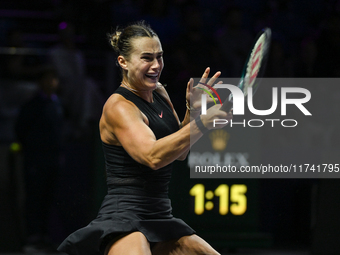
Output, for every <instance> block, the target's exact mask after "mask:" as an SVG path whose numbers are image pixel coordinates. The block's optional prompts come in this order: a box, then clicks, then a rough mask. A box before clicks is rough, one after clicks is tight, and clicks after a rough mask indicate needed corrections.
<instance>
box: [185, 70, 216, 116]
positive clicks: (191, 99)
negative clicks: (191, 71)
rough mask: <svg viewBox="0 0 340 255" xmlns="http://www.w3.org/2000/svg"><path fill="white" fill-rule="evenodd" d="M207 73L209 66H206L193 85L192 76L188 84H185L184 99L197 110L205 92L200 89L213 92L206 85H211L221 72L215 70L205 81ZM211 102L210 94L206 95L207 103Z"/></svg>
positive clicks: (199, 108)
mask: <svg viewBox="0 0 340 255" xmlns="http://www.w3.org/2000/svg"><path fill="white" fill-rule="evenodd" d="M209 73H210V67H207V68H206V69H205V71H204V73H203V75H202V78H201V79H200V81H199V83H198V84H197V85H196V86H195V87H194V79H192V78H191V79H190V80H189V82H188V85H187V92H186V100H187V102H188V103H189V105H190V106H191V107H192V108H193V109H195V110H197V111H200V110H201V105H202V102H201V101H202V99H201V98H202V94H203V93H206V92H205V91H204V90H202V89H205V90H207V91H209V92H210V93H211V94H213V91H212V90H211V89H210V88H209V87H208V86H211V87H213V85H214V82H215V81H216V79H217V78H218V77H220V75H221V72H216V73H215V74H214V75H213V76H212V77H211V78H210V79H209V81H208V82H207V79H208V77H209ZM204 84H205V85H204ZM206 85H208V86H206ZM199 88H202V89H199ZM215 100H218V99H217V98H215ZM212 102H214V100H213V99H212V98H211V97H210V96H208V97H207V103H212Z"/></svg>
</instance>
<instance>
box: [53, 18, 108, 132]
mask: <svg viewBox="0 0 340 255" xmlns="http://www.w3.org/2000/svg"><path fill="white" fill-rule="evenodd" d="M59 36H60V43H59V44H58V45H56V46H54V47H53V48H52V49H51V51H50V53H49V57H50V61H51V63H52V65H53V66H54V67H55V68H56V70H57V72H58V76H59V78H60V89H59V95H60V99H61V102H62V105H63V107H64V109H65V117H66V119H67V120H68V123H69V127H70V130H69V132H70V136H71V137H72V138H81V137H83V136H84V135H88V132H89V131H90V128H91V126H90V122H91V121H97V120H98V119H99V117H100V114H101V108H102V105H103V101H104V100H103V96H102V93H101V92H100V90H99V89H98V86H97V84H96V83H95V82H94V81H93V80H92V79H90V78H89V77H88V76H87V74H86V63H85V57H84V55H83V53H82V52H81V51H80V50H79V49H77V48H76V42H75V28H74V26H73V25H72V24H69V23H66V22H61V23H60V24H59Z"/></svg>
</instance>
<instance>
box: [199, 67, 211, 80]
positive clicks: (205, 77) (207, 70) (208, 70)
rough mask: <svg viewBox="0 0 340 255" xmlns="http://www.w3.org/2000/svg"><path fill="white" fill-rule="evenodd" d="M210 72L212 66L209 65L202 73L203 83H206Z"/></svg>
mask: <svg viewBox="0 0 340 255" xmlns="http://www.w3.org/2000/svg"><path fill="white" fill-rule="evenodd" d="M209 73H210V67H207V68H206V69H205V71H204V73H203V75H202V78H201V79H200V82H201V83H206V81H207V78H208V76H209Z"/></svg>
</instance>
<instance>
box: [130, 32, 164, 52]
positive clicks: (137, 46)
mask: <svg viewBox="0 0 340 255" xmlns="http://www.w3.org/2000/svg"><path fill="white" fill-rule="evenodd" d="M131 44H132V54H138V55H141V54H161V53H163V49H162V45H161V42H160V40H159V38H158V37H157V36H154V37H136V38H133V39H132V42H131Z"/></svg>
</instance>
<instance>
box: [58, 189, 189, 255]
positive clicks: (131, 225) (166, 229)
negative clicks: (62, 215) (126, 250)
mask: <svg viewBox="0 0 340 255" xmlns="http://www.w3.org/2000/svg"><path fill="white" fill-rule="evenodd" d="M171 211H172V208H171V201H170V199H169V198H159V197H157V198H154V197H146V196H141V195H131V194H121V195H117V194H108V195H106V197H105V199H104V201H103V203H102V206H101V208H100V210H99V213H98V216H97V218H96V219H95V220H93V221H92V222H91V223H90V224H88V225H87V226H86V227H84V228H81V229H79V230H77V231H76V232H74V233H72V234H71V235H69V236H68V237H67V238H66V239H65V240H64V241H63V242H62V243H61V245H60V246H59V247H58V251H61V252H64V253H66V254H69V255H84V254H87V255H102V254H104V251H105V248H106V246H107V244H108V243H109V242H110V241H111V240H112V239H113V238H115V237H117V236H119V235H122V234H128V233H132V232H135V231H139V232H142V233H143V234H144V235H145V237H146V238H147V240H148V241H149V242H162V241H168V240H174V239H178V238H180V237H182V236H188V235H192V234H194V233H195V231H194V230H193V229H192V228H191V227H189V226H188V225H187V224H186V223H185V222H184V221H183V220H181V219H177V218H174V217H173V216H172V214H171Z"/></svg>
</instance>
